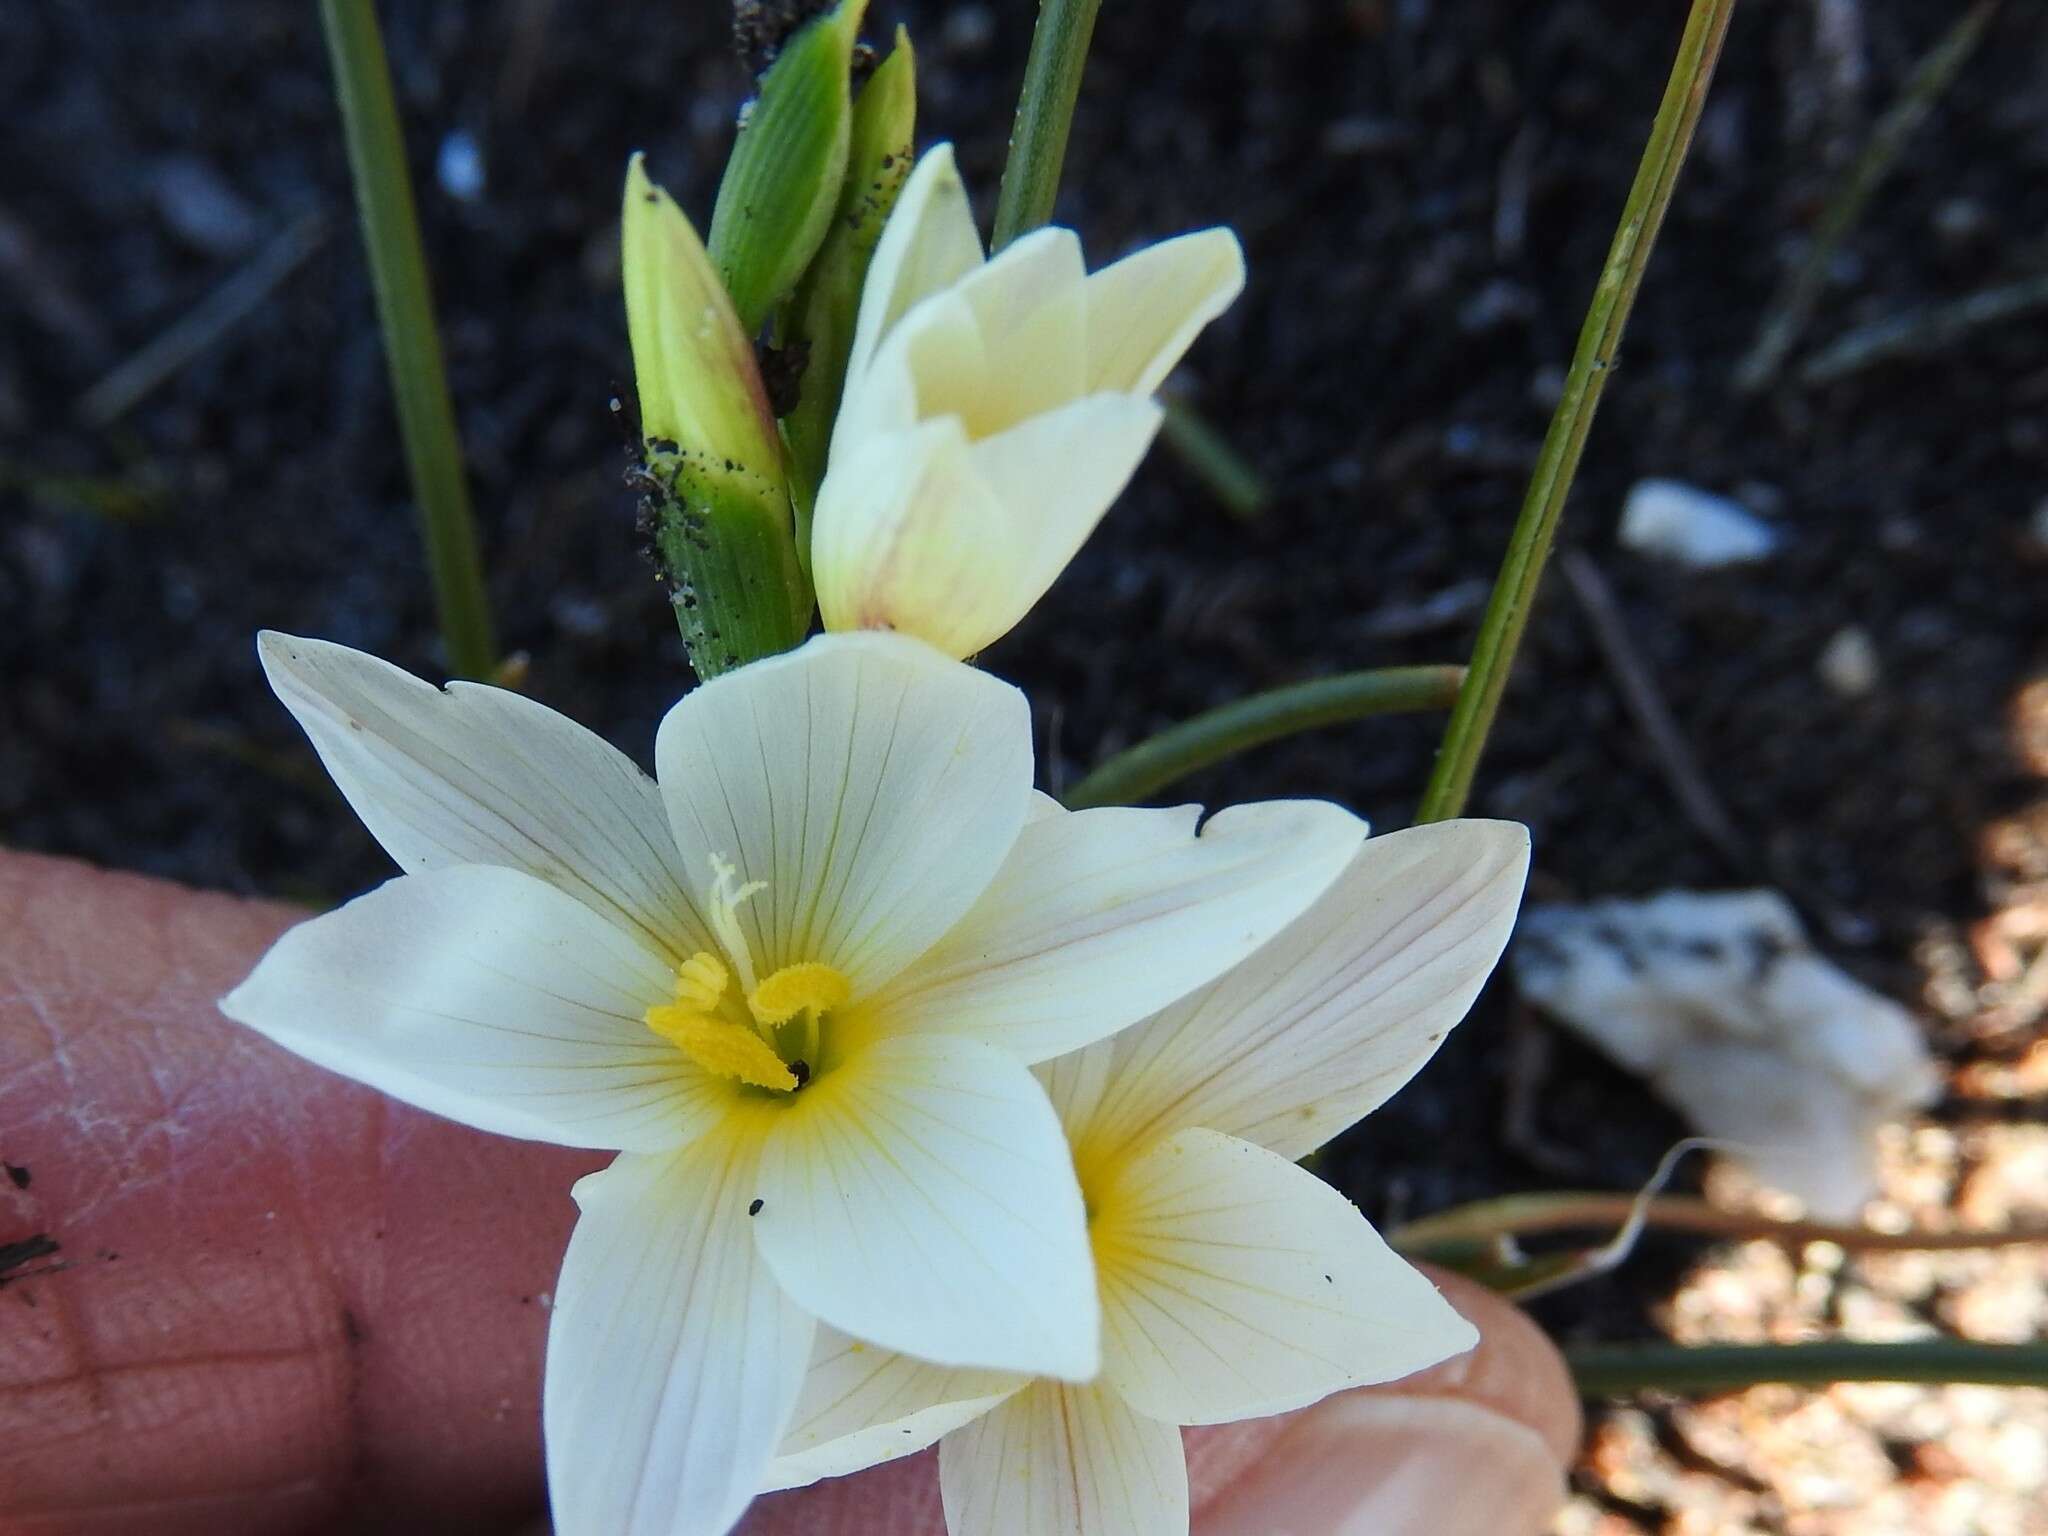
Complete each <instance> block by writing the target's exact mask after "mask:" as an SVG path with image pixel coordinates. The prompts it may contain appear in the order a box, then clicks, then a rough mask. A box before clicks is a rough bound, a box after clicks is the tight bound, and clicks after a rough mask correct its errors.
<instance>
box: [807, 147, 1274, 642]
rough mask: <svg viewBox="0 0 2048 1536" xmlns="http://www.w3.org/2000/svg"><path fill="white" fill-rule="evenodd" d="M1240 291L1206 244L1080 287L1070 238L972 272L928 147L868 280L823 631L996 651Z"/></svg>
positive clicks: (1224, 249)
mask: <svg viewBox="0 0 2048 1536" xmlns="http://www.w3.org/2000/svg"><path fill="white" fill-rule="evenodd" d="M1243 286H1244V255H1243V253H1242V251H1240V250H1239V248H1238V243H1237V237H1236V236H1234V235H1232V234H1231V233H1230V231H1228V230H1225V229H1210V230H1203V231H1202V232H1200V233H1198V234H1192V235H1183V236H1181V237H1180V238H1179V239H1176V240H1167V241H1164V242H1162V243H1161V244H1158V245H1154V246H1149V247H1147V248H1146V249H1144V250H1141V251H1139V252H1137V253H1136V254H1135V255H1132V256H1128V257H1126V258H1125V259H1124V260H1122V261H1119V262H1117V263H1116V264H1115V265H1114V266H1111V267H1107V268H1105V269H1104V270H1102V271H1100V272H1097V273H1095V274H1094V275H1093V276H1090V275H1089V274H1088V272H1087V271H1086V269H1085V268H1084V267H1083V265H1082V261H1081V245H1080V242H1079V241H1078V240H1077V239H1076V238H1075V236H1074V232H1073V231H1072V230H1068V229H1041V230H1037V231H1035V232H1034V233H1032V234H1029V235H1026V236H1024V237H1023V238H1022V239H1021V240H1018V241H1017V242H1016V243H1015V244H1013V245H1011V246H1009V247H1008V248H1007V249H1005V250H1004V251H1002V252H1001V253H1000V254H998V255H997V256H996V257H995V258H994V259H993V260H991V261H984V260H983V259H982V250H981V239H980V236H979V235H978V234H977V233H976V232H975V228H974V217H973V214H972V213H971V212H970V211H969V209H968V206H967V192H966V189H965V188H964V187H963V186H962V185H961V183H960V174H959V172H958V171H957V170H955V169H954V166H953V152H952V148H951V146H949V145H945V144H940V145H937V146H935V147H934V148H932V149H931V150H928V151H927V152H926V153H925V155H924V158H923V159H922V160H920V161H919V162H918V165H917V169H916V170H915V171H913V172H912V173H911V176H910V179H909V181H908V182H907V183H905V185H904V188H903V193H902V196H901V197H900V198H899V199H898V201H897V204H896V209H895V211H894V212H893V213H892V214H891V215H890V217H889V223H888V226H887V227H886V228H885V229H884V230H883V232H882V239H881V243H880V244H879V245H878V246H877V247H876V248H875V256H874V262H873V264H872V265H871V266H870V267H869V268H868V277H867V283H866V286H865V287H864V288H863V290H862V293H861V306H860V320H859V325H858V328H857V330H856V332H855V335H854V342H853V352H852V355H851V357H850V359H849V360H848V364H847V374H846V392H845V395H844V397H843V400H842V403H841V405H840V410H839V418H838V421H837V423H836V424H835V426H834V428H833V433H832V452H831V457H830V460H829V462H828V465H827V469H826V474H825V479H824V482H823V484H822V485H821V486H820V487H819V491H818V500H817V509H816V514H815V521H814V522H813V524H812V528H811V563H812V575H813V578H814V580H815V581H816V583H817V589H818V607H819V611H820V612H821V613H822V614H823V615H824V619H825V626H826V628H828V629H893V630H900V631H902V632H904V633H906V634H913V635H916V636H918V637H919V638H920V639H923V640H926V641H928V642H930V643H931V644H932V645H935V646H937V647H938V648H939V649H940V650H942V651H945V652H946V653H947V654H949V655H952V656H969V655H972V654H973V653H974V652H976V651H978V650H980V649H981V648H982V647H983V646H985V645H987V644H988V643H989V642H990V641H992V640H994V639H996V638H997V637H998V636H1000V635H1002V634H1004V633H1006V632H1007V631H1008V630H1009V629H1010V628H1011V627H1012V626H1013V625H1015V624H1016V622H1017V621H1018V620H1019V619H1021V618H1022V617H1023V616H1024V614H1025V613H1026V611H1027V610H1029V609H1030V607H1031V605H1032V604H1033V603H1035V602H1037V601H1038V599H1039V598H1040V597H1041V596H1043V595H1044V593H1045V590H1046V588H1048V587H1050V586H1051V585H1052V583H1053V580H1054V578H1056V577H1057V576H1058V575H1059V573H1060V572H1061V570H1063V569H1064V568H1065V567H1066V564H1067V562H1068V561H1069V560H1071V559H1072V558H1073V557H1074V552H1075V551H1076V550H1078V549H1079V548H1080V547H1081V544H1082V542H1083V541H1084V540H1085V539H1086V538H1087V537H1088V535H1089V534H1090V533H1091V532H1092V531H1093V530H1094V528H1095V525H1096V523H1098V522H1099V521H1101V519H1102V514H1103V513H1104V512H1105V511H1107V510H1108V508H1109V504H1110V502H1111V501H1112V500H1114V499H1115V497H1116V495H1117V493H1118V492H1119V491H1121V490H1122V489H1123V487H1124V484H1125V482H1126V481H1128V480H1129V479H1130V477H1131V473H1132V471H1133V470H1135V469H1136V468H1137V466H1138V461H1139V459H1141V458H1142V457H1143V456H1144V453H1145V450H1146V448H1147V447H1148V446H1149V445H1150V444H1151V441H1152V436H1153V434H1154V433H1155V432H1156V431H1157V430H1158V428H1159V418H1160V411H1159V406H1158V404H1157V403H1156V402H1155V401H1153V399H1152V398H1151V396H1152V393H1153V391H1155V390H1156V389H1158V387H1159V385H1160V383H1161V381H1163V380H1164V379H1165V377H1166V375H1167V373H1168V372H1169V371H1170V370H1171V369H1172V368H1173V365H1174V364H1175V363H1176V362H1178V361H1179V360H1180V357H1181V354H1182V353H1183V352H1185V351H1186V350H1187V349H1188V347H1189V346H1190V345H1191V344H1192V343H1193V341H1194V339H1195V337H1196V336H1197V335H1198V334H1199V333H1200V332H1201V329H1202V327H1203V326H1205V325H1207V324H1208V323H1209V321H1211V320H1213V319H1214V318H1215V317H1216V316H1217V315H1218V314H1220V313H1221V312H1222V311H1223V309H1224V307H1225V306H1226V305H1228V304H1229V303H1230V301H1231V300H1232V299H1233V298H1235V297H1236V296H1237V294H1238V291H1239V290H1240V289H1241V288H1242V287H1243Z"/></svg>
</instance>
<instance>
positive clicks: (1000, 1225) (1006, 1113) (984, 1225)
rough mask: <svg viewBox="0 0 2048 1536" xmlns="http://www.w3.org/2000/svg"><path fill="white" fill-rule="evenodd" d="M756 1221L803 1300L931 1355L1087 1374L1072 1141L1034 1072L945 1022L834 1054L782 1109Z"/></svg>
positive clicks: (1086, 1294) (1090, 1276)
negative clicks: (840, 1056) (922, 1032)
mask: <svg viewBox="0 0 2048 1536" xmlns="http://www.w3.org/2000/svg"><path fill="white" fill-rule="evenodd" d="M761 1197H762V1202H763V1203H762V1208H761V1211H760V1213H759V1214H758V1215H757V1216H756V1217H755V1218H754V1236H755V1239H756V1240H757V1241H758V1242H759V1243H760V1245H761V1251H762V1253H763V1254H765V1255H766V1257H767V1260H768V1263H769V1265H770V1266H771V1267H772V1268H773V1269H774V1271H775V1276H776V1278H777V1279H778V1280H780V1281H781V1282H782V1284H783V1285H784V1287H786V1288H787V1289H788V1291H789V1293H790V1295H792V1296H793V1297H795V1298H796V1300H797V1302H798V1303H799V1304H800V1305H802V1306H803V1307H805V1308H806V1309H808V1310H809V1311H812V1312H815V1313H816V1314H817V1315H818V1316H819V1317H820V1318H821V1319H822V1320H824V1321H825V1322H827V1323H830V1324H831V1325H832V1326H833V1327H835V1328H838V1329H840V1330H841V1331H842V1332H845V1333H850V1334H852V1335H853V1336H854V1337H856V1338H859V1339H865V1340H868V1341H870V1342H872V1343H874V1344H878V1345H880V1346H882V1347H883V1348H886V1349H894V1350H900V1351H903V1352H905V1353H914V1354H916V1355H918V1356H919V1357H921V1358H923V1359H927V1360H931V1361H933V1362H935V1363H937V1364H941V1365H962V1366H966V1365H972V1366H986V1367H989V1368H991V1369H995V1370H1010V1371H1028V1372H1033V1373H1036V1374H1042V1375H1047V1376H1060V1377H1064V1378H1068V1379H1085V1378H1087V1377H1089V1376H1092V1375H1093V1374H1094V1373H1095V1368H1096V1363H1097V1352H1096V1320H1097V1308H1096V1300H1095V1272H1094V1267H1093V1265H1092V1264H1091V1263H1090V1262H1089V1257H1088V1233H1087V1219H1086V1217H1085V1215H1084V1214H1083V1212H1082V1209H1081V1191H1080V1187H1079V1186H1078V1185H1077V1184H1076V1183H1075V1182H1074V1169H1073V1164H1072V1162H1071V1161H1070V1159H1069V1158H1068V1155H1067V1143H1066V1138H1065V1137H1064V1136H1062V1135H1061V1134H1060V1124H1059V1119H1058V1117H1057V1116H1055V1115H1054V1114H1053V1111H1052V1105H1051V1104H1049V1103H1048V1102H1047V1101H1046V1097H1045V1091H1044V1090H1043V1089H1042V1088H1040V1087H1039V1086H1038V1082H1037V1079H1035V1078H1033V1077H1032V1075H1031V1073H1030V1071H1029V1069H1027V1068H1025V1067H1023V1066H1020V1065H1018V1063H1017V1062H1016V1060H1015V1059H1014V1058H1012V1057H1009V1056H1006V1055H1004V1054H1003V1053H1002V1052H1001V1051H998V1050H995V1049H994V1048H992V1047H990V1046H986V1045H982V1044H979V1043H978V1042H976V1041H972V1040H963V1039H958V1038H949V1037H946V1036H941V1035H926V1036H912V1037H908V1038H904V1039H898V1040H884V1041H881V1042H880V1043H878V1044H875V1045H871V1046H866V1047H863V1048H861V1049H859V1050H858V1051H856V1052H855V1053H854V1054H853V1056H852V1057H851V1058H850V1059H848V1060H846V1061H843V1062H839V1063H837V1064H836V1065H830V1066H829V1067H828V1070H826V1071H823V1072H821V1073H820V1074H819V1076H818V1077H817V1078H816V1079H815V1080H813V1081H812V1083H811V1084H810V1086H809V1087H807V1088H805V1089H803V1090H802V1091H801V1092H799V1093H798V1094H796V1095H795V1096H794V1101H793V1102H792V1103H791V1104H790V1105H789V1106H788V1108H787V1109H786V1110H784V1111H783V1113H781V1114H779V1115H778V1116H777V1117H776V1120H775V1126H774V1129H773V1130H772V1131H771V1132H770V1133H769V1137H768V1144H767V1147H766V1150H765V1151H764V1152H763V1154H762V1159H761Z"/></svg>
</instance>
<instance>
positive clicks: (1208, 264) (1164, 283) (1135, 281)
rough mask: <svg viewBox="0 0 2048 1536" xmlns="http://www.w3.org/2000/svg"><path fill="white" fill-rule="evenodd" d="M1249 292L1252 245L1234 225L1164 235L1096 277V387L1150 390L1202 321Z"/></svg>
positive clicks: (1091, 318) (1091, 345)
mask: <svg viewBox="0 0 2048 1536" xmlns="http://www.w3.org/2000/svg"><path fill="white" fill-rule="evenodd" d="M1243 291H1244V250H1243V248H1242V247H1241V246H1239V245H1238V243H1237V236H1235V235H1233V234H1232V233H1231V232H1230V231H1229V230H1227V229H1204V230H1199V231H1197V232H1196V233H1194V234H1192V235H1182V236H1180V237H1179V238H1178V239H1175V240H1162V241H1161V242H1160V243H1159V244H1157V245H1148V246H1146V247H1145V248H1144V249H1143V250H1141V251H1138V252H1135V253H1134V254H1132V255H1129V256H1126V257H1125V258H1124V259H1123V260H1122V261H1119V262H1117V263H1116V264H1115V265H1113V266H1108V267H1104V268H1103V269H1102V270H1101V271H1100V272H1097V273H1096V274H1094V276H1092V277H1090V278H1089V279H1088V381H1087V386H1086V387H1087V388H1089V389H1091V390H1102V389H1114V390H1125V391H1128V392H1129V393H1131V394H1134V395H1149V394H1151V393H1152V392H1153V391H1154V390H1156V389H1157V388H1159V386H1160V385H1161V384H1162V383H1164V382H1165V380H1166V376H1167V375H1168V374H1169V373H1171V372H1173V367H1174V364H1176V363H1178V362H1179V361H1180V360H1181V355H1182V354H1183V353H1185V352H1186V351H1187V349H1188V348H1189V347H1191V346H1193V345H1194V341H1195V338H1196V337H1197V336H1199V335H1200V334H1201V332H1202V327H1203V326H1205V325H1207V324H1208V323H1209V322H1210V321H1211V320H1214V319H1215V318H1216V317H1217V316H1218V315H1220V314H1222V313H1223V311H1224V310H1226V309H1228V308H1229V307H1230V302H1231V300H1233V299H1235V298H1236V297H1237V296H1238V294H1240V293H1242V292H1243Z"/></svg>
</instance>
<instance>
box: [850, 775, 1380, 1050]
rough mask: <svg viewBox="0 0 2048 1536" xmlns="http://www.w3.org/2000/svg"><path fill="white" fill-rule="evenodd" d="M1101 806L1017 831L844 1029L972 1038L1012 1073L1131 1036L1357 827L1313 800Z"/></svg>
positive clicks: (1312, 875)
mask: <svg viewBox="0 0 2048 1536" xmlns="http://www.w3.org/2000/svg"><path fill="white" fill-rule="evenodd" d="M1200 814H1201V813H1200V810H1199V808H1198V807H1195V806H1191V805H1189V806H1181V807H1178V808H1177V809H1174V810H1164V811H1154V810H1128V809H1125V808H1122V807H1105V808H1102V809H1099V810H1090V811H1074V812H1070V813H1068V814H1066V815H1063V816H1055V817H1048V818H1046V819H1044V820H1042V821H1035V822H1033V823H1031V824H1030V825H1029V826H1027V827H1025V828H1024V830H1023V832H1022V834H1021V835H1020V836H1019V837H1018V839H1017V846H1016V849H1015V851H1014V852H1013V853H1012V854H1011V855H1010V857H1009V859H1008V860H1007V861H1006V862H1005V863H1004V865H1003V868H1002V871H1001V872H1000V873H999V874H998V875H997V876H996V878H995V880H994V881H993V882H991V884H990V885H989V887H988V889H987V890H986V891H984V892H983V893H982V897H981V899H980V900H979V901H978V902H976V903H975V905H974V907H973V909H972V910H971V911H970V912H969V913H968V914H967V916H966V917H964V918H962V919H961V921H960V924H959V926H958V927H956V928H955V929H953V931H952V932H950V933H948V934H947V935H946V936H945V937H944V938H943V939H941V940H940V941H939V942H938V943H937V944H936V945H934V946H933V947H932V948H931V949H930V950H929V951H927V952H926V953H925V954H924V955H923V956H922V957H920V958H919V959H918V960H917V962H916V963H915V964H914V965H912V967H911V968H910V969H909V970H908V971H906V972H905V973H904V974H903V975H901V976H900V977H898V978H897V980H896V981H895V983H894V984H893V985H891V986H889V987H887V988H885V989H884V990H883V991H882V992H881V993H880V994H878V995H877V996H876V997H875V998H874V999H873V1000H872V1001H871V1002H869V1003H868V1004H866V1005H865V1006H862V1007H860V1008H858V1009H857V1010H856V1013H855V1018H854V1019H851V1020H849V1021H848V1027H857V1025H856V1022H855V1021H856V1020H857V1021H859V1022H860V1023H865V1024H867V1025H868V1027H871V1028H873V1029H874V1030H875V1031H876V1032H877V1034H888V1035H896V1034H908V1033H917V1032H925V1031H942V1032H946V1033H953V1034H963V1035H972V1036H973V1037H974V1038H976V1039H980V1040H986V1041H989V1042H990V1043H992V1044H995V1045H999V1046H1001V1047H1002V1048H1003V1049H1004V1050H1006V1051H1010V1052H1012V1053H1013V1054H1015V1055H1017V1056H1019V1057H1021V1058H1023V1059H1024V1060H1025V1061H1042V1060H1045V1059H1046V1058H1048V1057H1051V1056H1057V1055H1059V1054H1061V1053H1062V1052H1065V1051H1071V1050H1075V1049H1077V1048H1078V1047H1080V1046H1083V1045H1086V1044H1088V1043H1089V1042H1090V1041H1091V1040H1097V1039H1100V1038H1102V1037H1103V1036H1104V1035H1107V1034H1110V1033H1112V1032H1113V1031H1115V1030H1119V1029H1122V1028H1124V1027H1125V1026H1126V1025H1129V1024H1133V1023H1135V1022H1137V1021H1138V1020H1139V1019H1142V1018H1144V1017H1145V1016H1146V1015H1147V1014H1149V1013H1151V1012H1153V1011H1154V1010H1156V1009H1159V1008H1163V1007H1165V1006H1166V1004H1168V1003H1169V1002H1171V1001H1173V1000H1174V999H1175V998H1177V997H1181V996H1183V995H1185V994H1186V993H1188V992H1190V991H1192V990H1193V989H1194V988H1196V987H1199V986H1201V985H1202V984H1203V983H1205V982H1207V981H1210V980H1212V979H1213V978H1214V977H1216V976H1217V975H1219V974H1221V973H1222V972H1224V971H1226V970H1228V969H1229V968H1230V967H1231V966H1233V965H1236V964H1237V963H1238V962H1239V961H1240V960H1242V959H1244V957H1245V956H1247V955H1249V954H1251V953H1252V952H1253V951H1254V950H1256V949H1258V948H1259V946H1260V945H1262V944H1264V943H1265V942H1266V941H1267V940H1268V939H1270V938H1272V937H1273V935H1274V934H1276V933H1279V932H1280V931H1281V930H1282V929H1283V928H1285V927H1286V926H1287V925H1288V924H1289V923H1290V922H1292V921H1294V920H1295V919H1296V918H1297V917H1299V916H1300V914H1301V913H1302V912H1303V911H1304V910H1305V909H1307V908H1308V907H1309V905H1310V904H1311V903H1312V902H1314V901H1315V899H1316V897H1317V896H1318V895H1319V894H1320V893H1321V892H1322V891H1323V889H1324V887H1326V886H1328V885H1329V883H1330V882H1331V881H1332V880H1334V879H1335V878H1337V876H1338V875H1339V874H1340V873H1341V872H1342V871H1343V869H1344V867H1345V865H1346V864H1347V863H1349V862H1350V860H1351V857H1352V855H1353V853H1354V852H1356V851H1357V849H1358V847H1359V844H1360V842H1361V840H1362V839H1363V838H1364V836H1365V824H1364V823H1363V822H1361V821H1359V820H1358V818H1356V817H1355V816H1353V815H1351V814H1350V813H1349V812H1348V811H1345V810H1342V809H1340V808H1339V807H1337V806H1334V805H1328V804H1325V803H1322V802H1320V801H1310V800H1276V801H1271V802H1268V803H1265V804H1260V805H1243V806H1233V807H1232V808H1230V809H1229V810H1225V811H1219V812H1218V813H1217V814H1216V815H1214V816H1212V817H1210V818H1209V820H1208V822H1207V824H1206V825H1204V826H1203V827H1202V829H1201V832H1200V835H1199V836H1198V835H1197V834H1196V830H1195V828H1196V822H1197V820H1198V818H1199V816H1200Z"/></svg>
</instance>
